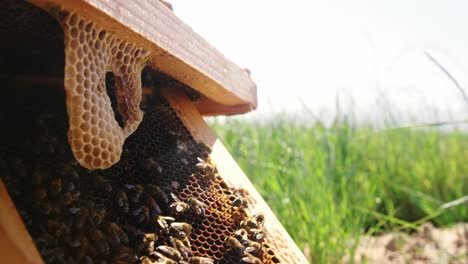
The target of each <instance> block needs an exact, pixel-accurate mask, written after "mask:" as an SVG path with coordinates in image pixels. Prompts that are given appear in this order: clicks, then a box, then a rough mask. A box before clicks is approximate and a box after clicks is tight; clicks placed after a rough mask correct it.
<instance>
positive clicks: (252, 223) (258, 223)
mask: <svg viewBox="0 0 468 264" xmlns="http://www.w3.org/2000/svg"><path fill="white" fill-rule="evenodd" d="M264 222H265V217H264V216H263V214H262V213H256V214H254V215H253V216H251V217H249V218H247V219H246V220H242V221H241V223H240V225H241V227H243V228H249V229H250V228H261V227H262V226H263V224H264Z"/></svg>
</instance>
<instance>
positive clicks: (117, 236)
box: [107, 223, 128, 245]
mask: <svg viewBox="0 0 468 264" xmlns="http://www.w3.org/2000/svg"><path fill="white" fill-rule="evenodd" d="M107 232H108V233H109V235H110V236H112V237H113V239H114V241H116V242H117V243H122V244H125V245H127V244H128V236H127V234H125V232H124V231H123V230H122V228H120V226H119V225H117V224H116V223H110V224H109V225H108V227H107Z"/></svg>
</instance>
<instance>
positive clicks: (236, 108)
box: [195, 97, 253, 116]
mask: <svg viewBox="0 0 468 264" xmlns="http://www.w3.org/2000/svg"><path fill="white" fill-rule="evenodd" d="M195 107H196V108H197V109H198V112H200V114H201V115H203V116H219V115H237V114H243V113H247V112H250V111H252V110H253V108H252V106H250V105H246V104H244V105H222V104H220V103H217V102H215V101H213V100H211V99H210V98H207V97H202V98H201V99H200V100H199V101H197V102H195Z"/></svg>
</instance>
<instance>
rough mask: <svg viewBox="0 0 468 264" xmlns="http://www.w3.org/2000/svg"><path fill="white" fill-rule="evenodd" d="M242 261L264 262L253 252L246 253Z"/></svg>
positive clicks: (258, 263) (254, 263) (260, 263)
mask: <svg viewBox="0 0 468 264" xmlns="http://www.w3.org/2000/svg"><path fill="white" fill-rule="evenodd" d="M241 263H246V264H262V261H261V260H260V259H259V258H257V257H254V256H253V255H252V254H249V253H246V254H245V255H244V257H243V258H242V259H241Z"/></svg>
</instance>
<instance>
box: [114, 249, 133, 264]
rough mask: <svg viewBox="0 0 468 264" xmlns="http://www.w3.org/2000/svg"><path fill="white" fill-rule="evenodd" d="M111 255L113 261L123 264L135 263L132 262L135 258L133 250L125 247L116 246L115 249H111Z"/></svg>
mask: <svg viewBox="0 0 468 264" xmlns="http://www.w3.org/2000/svg"><path fill="white" fill-rule="evenodd" d="M112 254H113V259H114V261H122V262H124V263H133V262H135V261H136V260H132V259H133V258H136V256H135V254H134V252H133V249H131V248H129V247H126V246H122V245H119V246H117V248H115V249H112ZM125 260H126V261H125ZM113 263H114V262H113Z"/></svg>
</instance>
